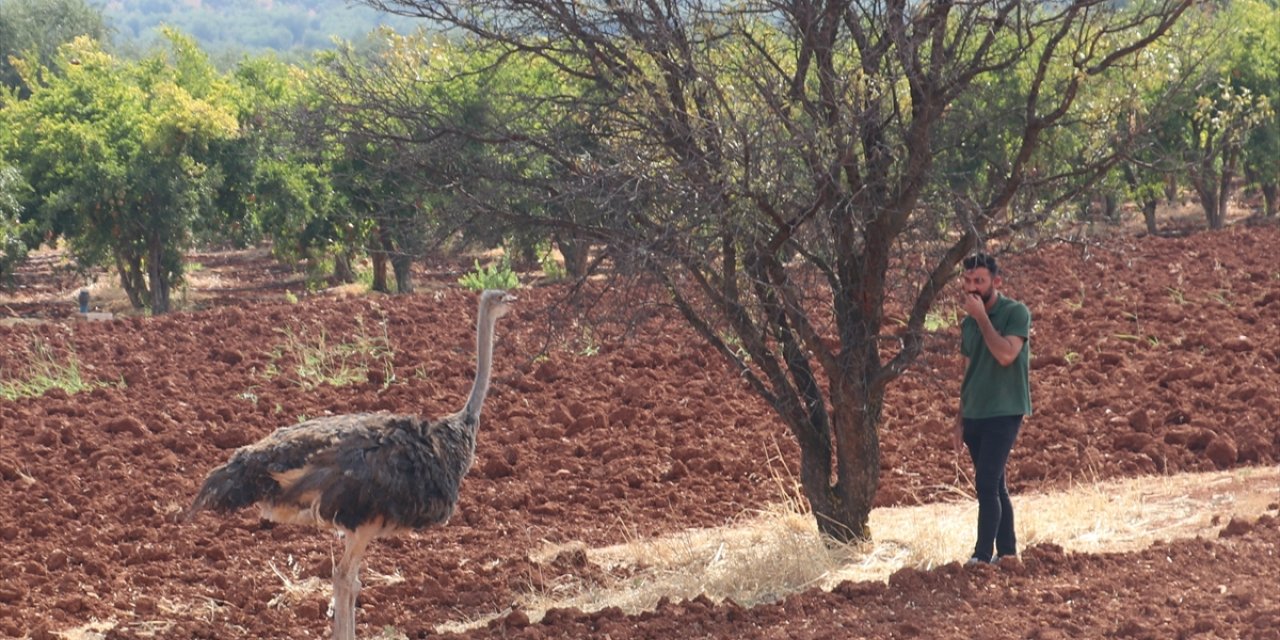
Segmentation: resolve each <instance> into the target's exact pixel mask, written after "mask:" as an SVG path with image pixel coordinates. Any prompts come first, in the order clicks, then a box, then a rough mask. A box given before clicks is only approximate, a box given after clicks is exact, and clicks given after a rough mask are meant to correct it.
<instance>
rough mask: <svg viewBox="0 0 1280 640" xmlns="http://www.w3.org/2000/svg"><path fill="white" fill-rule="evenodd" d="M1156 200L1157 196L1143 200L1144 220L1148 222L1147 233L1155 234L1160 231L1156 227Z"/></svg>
mask: <svg viewBox="0 0 1280 640" xmlns="http://www.w3.org/2000/svg"><path fill="white" fill-rule="evenodd" d="M1157 204H1158V203H1157V202H1156V199H1155V198H1149V199H1147V200H1143V201H1142V220H1143V221H1144V222H1146V223H1147V233H1149V234H1151V235H1155V234H1156V232H1157V231H1158V230H1157V228H1156V205H1157Z"/></svg>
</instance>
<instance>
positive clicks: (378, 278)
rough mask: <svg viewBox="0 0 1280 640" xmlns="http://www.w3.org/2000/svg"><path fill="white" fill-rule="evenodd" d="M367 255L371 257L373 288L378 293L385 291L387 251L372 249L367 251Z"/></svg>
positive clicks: (386, 290)
mask: <svg viewBox="0 0 1280 640" xmlns="http://www.w3.org/2000/svg"><path fill="white" fill-rule="evenodd" d="M369 257H370V258H372V259H373V290H374V291H377V292H378V293H387V292H388V291H390V290H389V289H387V253H386V252H385V251H383V250H381V249H374V250H373V251H370V252H369Z"/></svg>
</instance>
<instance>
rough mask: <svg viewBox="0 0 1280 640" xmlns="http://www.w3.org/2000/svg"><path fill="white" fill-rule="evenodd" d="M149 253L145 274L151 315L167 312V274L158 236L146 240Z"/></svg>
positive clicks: (162, 249)
mask: <svg viewBox="0 0 1280 640" xmlns="http://www.w3.org/2000/svg"><path fill="white" fill-rule="evenodd" d="M147 244H149V245H150V246H149V251H148V253H149V254H150V255H149V257H148V259H147V276H148V280H149V281H150V285H151V286H150V289H151V315H154V316H158V315H161V314H165V313H169V289H170V287H169V274H168V273H167V271H166V270H165V266H164V247H163V246H162V244H161V242H160V240H159V239H158V238H151V239H150V240H148V242H147Z"/></svg>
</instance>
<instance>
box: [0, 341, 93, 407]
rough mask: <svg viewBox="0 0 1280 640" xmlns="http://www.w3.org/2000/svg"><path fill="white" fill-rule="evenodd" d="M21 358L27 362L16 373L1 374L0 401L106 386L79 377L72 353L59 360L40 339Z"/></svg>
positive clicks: (77, 391)
mask: <svg viewBox="0 0 1280 640" xmlns="http://www.w3.org/2000/svg"><path fill="white" fill-rule="evenodd" d="M24 358H29V361H28V362H26V364H25V365H23V366H22V367H20V368H18V369H17V370H15V371H8V370H6V371H0V399H4V400H17V399H18V398H33V397H37V396H41V395H44V393H45V392H46V391H49V390H50V389H61V390H63V391H65V392H67V393H71V394H75V393H80V392H81V391H89V390H91V389H96V388H98V387H104V386H107V385H106V384H105V383H102V382H95V381H92V380H86V379H85V378H84V376H82V375H81V373H80V363H79V360H77V359H76V355H75V353H69V354H67V355H66V356H60V355H58V354H57V353H55V352H54V350H53V348H52V347H50V346H49V345H48V344H47V343H45V342H44V341H43V340H41V339H39V338H35V339H33V340H32V343H31V347H30V348H29V349H28V351H27V354H25V356H24Z"/></svg>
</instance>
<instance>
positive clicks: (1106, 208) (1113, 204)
mask: <svg viewBox="0 0 1280 640" xmlns="http://www.w3.org/2000/svg"><path fill="white" fill-rule="evenodd" d="M1102 207H1103V211H1102V214H1103V215H1104V216H1106V217H1107V220H1109V221H1111V222H1120V199H1119V198H1117V197H1116V194H1114V193H1107V194H1105V195H1103V196H1102Z"/></svg>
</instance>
